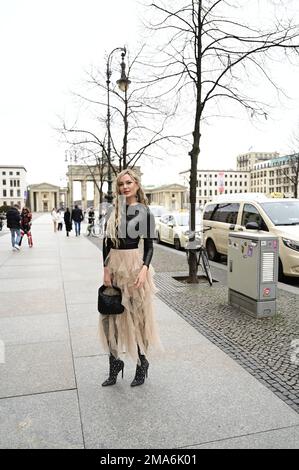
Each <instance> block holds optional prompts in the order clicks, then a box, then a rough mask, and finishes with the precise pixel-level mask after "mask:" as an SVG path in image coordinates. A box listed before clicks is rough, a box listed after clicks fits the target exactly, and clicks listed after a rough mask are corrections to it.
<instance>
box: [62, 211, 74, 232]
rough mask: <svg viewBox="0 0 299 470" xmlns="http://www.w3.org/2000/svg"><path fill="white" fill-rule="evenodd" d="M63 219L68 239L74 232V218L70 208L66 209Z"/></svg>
mask: <svg viewBox="0 0 299 470" xmlns="http://www.w3.org/2000/svg"><path fill="white" fill-rule="evenodd" d="M63 219H64V223H65V230H66V236H67V237H68V236H69V232H70V231H71V230H72V218H71V213H70V210H69V208H67V209H66V211H65V213H64V216H63Z"/></svg>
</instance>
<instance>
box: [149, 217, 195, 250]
mask: <svg viewBox="0 0 299 470" xmlns="http://www.w3.org/2000/svg"><path fill="white" fill-rule="evenodd" d="M201 229H202V213H201V212H200V211H197V212H196V231H195V232H196V238H197V241H198V242H199V243H200V239H201ZM156 234H157V242H158V243H160V242H161V241H162V242H166V243H169V244H171V245H174V247H175V248H176V249H177V250H179V249H180V248H186V243H187V242H188V240H189V212H188V211H186V212H168V213H166V214H164V215H163V216H162V217H161V218H160V220H159V221H158V222H157V225H156Z"/></svg>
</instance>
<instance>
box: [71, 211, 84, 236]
mask: <svg viewBox="0 0 299 470" xmlns="http://www.w3.org/2000/svg"><path fill="white" fill-rule="evenodd" d="M83 218H84V217H83V213H82V210H81V209H80V208H79V207H78V206H77V205H76V206H75V209H73V211H72V220H73V221H74V223H75V232H76V237H78V236H80V231H81V222H82V220H83Z"/></svg>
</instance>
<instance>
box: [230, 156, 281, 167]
mask: <svg viewBox="0 0 299 470" xmlns="http://www.w3.org/2000/svg"><path fill="white" fill-rule="evenodd" d="M277 157H279V153H278V152H247V153H242V154H240V155H238V156H237V170H238V171H251V170H252V169H253V167H254V165H255V164H256V163H261V162H263V161H266V160H271V159H272V158H277Z"/></svg>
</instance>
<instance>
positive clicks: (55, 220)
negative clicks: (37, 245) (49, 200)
mask: <svg viewBox="0 0 299 470" xmlns="http://www.w3.org/2000/svg"><path fill="white" fill-rule="evenodd" d="M51 217H52V220H53V225H54V232H56V231H57V222H58V214H57V210H56V209H55V207H53V209H52V212H51Z"/></svg>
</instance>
